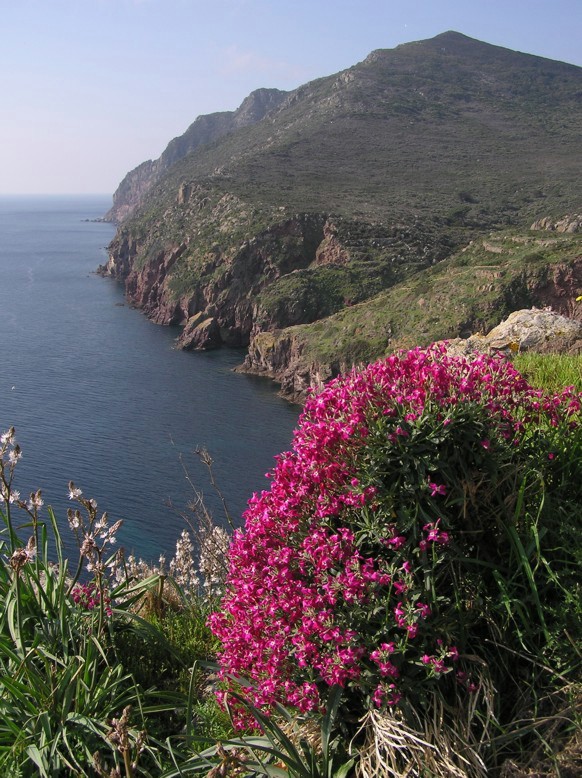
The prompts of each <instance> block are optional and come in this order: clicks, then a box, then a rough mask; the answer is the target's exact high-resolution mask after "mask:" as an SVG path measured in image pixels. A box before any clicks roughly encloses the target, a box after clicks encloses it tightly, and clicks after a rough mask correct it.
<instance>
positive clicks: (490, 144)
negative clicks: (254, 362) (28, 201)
mask: <svg viewBox="0 0 582 778" xmlns="http://www.w3.org/2000/svg"><path fill="white" fill-rule="evenodd" d="M257 91H260V90H257ZM253 94H255V93H253ZM581 97H582V69H581V68H578V67H576V66H574V65H569V64H568V63H560V62H554V61H552V60H546V59H544V58H539V57H536V56H535V55H530V54H521V53H519V52H513V51H510V50H507V49H503V48H502V47H497V46H491V45H490V44H487V43H484V42H481V41H476V40H474V39H472V38H468V37H467V36H464V35H462V34H461V33H455V32H452V31H449V32H445V33H443V34H441V35H440V36H436V37H435V38H432V39H429V40H428V41H418V42H413V43H407V44H402V45H401V46H399V47H396V48H395V49H378V50H376V51H374V52H371V53H370V55H368V57H366V58H365V59H364V60H363V61H362V62H360V63H357V64H356V65H353V66H352V67H350V68H347V69H346V70H344V71H341V72H340V73H336V74H332V75H330V76H324V77H322V78H319V79H315V80H313V81H311V82H309V83H307V84H304V85H302V86H300V87H298V88H297V89H296V90H293V91H292V92H289V93H282V92H277V93H276V94H275V95H274V96H273V97H272V99H271V98H269V100H270V101H269V100H268V101H267V103H268V110H264V107H263V108H260V109H259V110H258V112H257V113H255V114H252V115H251V118H250V120H248V121H247V120H245V119H243V120H242V125H241V126H239V127H238V128H232V121H233V117H232V115H230V117H229V121H230V122H231V125H230V126H231V129H230V130H229V131H228V132H224V133H223V134H221V135H220V136H219V137H216V136H213V137H212V139H211V140H210V141H209V142H207V143H198V145H197V146H196V148H194V149H193V150H190V151H189V152H188V153H186V154H184V155H182V156H181V157H179V158H178V159H177V160H176V161H174V162H173V164H171V165H169V167H168V168H167V169H166V170H165V171H163V173H162V174H160V175H159V176H158V177H157V178H155V180H153V181H150V183H149V185H148V187H147V190H146V191H145V192H144V193H143V194H142V195H140V196H139V197H138V198H137V203H138V204H137V205H136V206H135V209H134V211H133V212H132V215H131V216H130V217H129V218H126V219H124V220H122V221H121V224H120V225H119V229H118V232H117V235H116V237H115V239H114V241H113V242H112V244H111V247H110V259H109V262H108V263H107V265H106V266H104V267H103V268H102V269H101V272H103V273H104V274H107V275H111V276H113V277H116V278H118V279H120V280H123V281H124V282H125V284H126V291H127V295H128V299H129V300H130V301H131V302H132V303H133V304H135V305H136V306H137V307H140V308H141V309H143V310H144V312H145V313H146V314H147V315H148V316H150V317H151V318H152V319H154V320H155V321H157V322H159V323H162V324H181V325H184V330H183V333H182V336H181V338H180V345H182V346H183V347H188V348H210V347H217V346H219V345H221V344H226V345H234V346H244V347H247V346H249V344H250V345H251V352H252V351H253V349H252V344H253V342H255V340H256V339H257V338H258V337H260V336H261V334H262V333H265V332H267V333H268V332H274V331H285V328H286V327H295V326H297V325H303V324H309V323H310V322H317V321H322V322H325V321H326V317H328V316H331V315H333V314H337V313H338V312H340V311H342V310H344V309H347V308H350V307H351V306H353V305H355V304H357V303H360V302H363V301H364V300H367V299H372V298H373V297H374V296H375V295H377V294H380V293H382V292H383V290H386V289H390V288H392V287H394V286H395V285H397V284H399V283H402V282H404V281H406V279H407V278H410V277H412V276H413V275H415V274H417V273H423V272H424V271H426V270H428V269H429V268H431V267H432V266H433V265H435V264H437V263H439V262H441V261H442V260H443V259H446V257H448V256H451V255H452V254H454V252H455V251H458V250H460V248H462V247H463V246H464V245H467V244H468V243H469V241H470V240H472V239H474V238H475V237H476V236H478V235H485V234H488V233H489V232H490V231H491V230H492V229H493V230H495V229H502V228H504V229H506V228H509V227H519V228H520V229H524V230H527V229H528V228H529V225H531V223H532V222H533V221H534V220H535V219H538V218H539V217H540V216H551V217H556V218H558V217H560V216H563V215H564V213H566V212H568V211H571V212H579V211H580V210H582V202H581V200H580V187H579V183H578V182H579V180H580V176H581V175H582V160H581V157H580V154H579V140H580V137H579V130H578V127H579V126H581V123H582V107H581V104H582V100H581V99H580V98H581ZM242 105H244V102H243V104H242ZM242 105H241V107H240V108H239V109H237V110H238V111H240V110H241V108H242ZM261 111H264V113H261ZM234 113H236V112H234ZM259 116H260V117H261V118H257V117H259ZM197 122H198V123H199V126H202V124H203V122H201V117H199V119H197V120H196V122H194V124H193V125H191V127H194V125H196V123H197ZM197 137H198V138H200V137H202V136H201V134H200V133H198V136H197ZM172 143H173V142H172ZM183 148H186V149H187V148H188V144H187V143H186V144H185V145H184V147H183ZM167 159H169V156H168V157H167ZM147 164H148V163H144V165H146V168H144V170H143V173H144V176H145V177H146V178H147V176H148V175H149V174H150V172H151V171H149V170H148V168H147ZM140 167H141V166H140ZM139 169H140V168H139V167H138V168H137V169H136V170H138V171H139ZM134 172H135V171H134ZM321 326H324V325H323V324H322V325H321ZM384 346H385V347H387V346H388V342H387V341H386V343H385V344H384ZM379 355H380V354H377V356H379Z"/></svg>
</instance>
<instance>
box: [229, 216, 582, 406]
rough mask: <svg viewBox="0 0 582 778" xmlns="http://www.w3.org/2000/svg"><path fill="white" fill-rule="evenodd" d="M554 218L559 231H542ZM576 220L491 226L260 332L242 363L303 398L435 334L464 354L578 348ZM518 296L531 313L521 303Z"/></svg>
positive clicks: (580, 270) (580, 285)
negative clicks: (346, 303) (388, 282)
mask: <svg viewBox="0 0 582 778" xmlns="http://www.w3.org/2000/svg"><path fill="white" fill-rule="evenodd" d="M577 223H578V226H576V225H577ZM556 224H558V225H560V226H559V228H558V231H559V233H560V234H557V235H554V236H552V235H548V236H543V237H540V236H539V230H540V229H543V230H547V231H552V232H555V231H556V226H555V225H556ZM580 225H582V221H581V220H580V216H579V215H578V216H576V215H575V216H566V217H563V218H562V219H558V220H554V219H549V218H544V219H542V220H539V221H537V222H536V223H535V224H533V225H532V228H531V230H530V231H529V232H527V233H523V232H517V231H513V232H510V233H507V232H504V233H492V234H490V235H488V236H487V238H486V239H482V240H480V241H478V242H473V243H471V244H470V245H468V246H466V247H465V248H463V249H462V250H461V251H459V252H457V253H456V254H453V255H452V256H451V257H449V258H448V259H447V260H445V261H443V262H442V263H439V265H438V267H434V268H432V269H431V270H430V271H425V272H423V273H420V274H418V275H417V276H415V277H413V278H411V279H410V280H408V281H404V282H401V283H399V284H396V285H395V286H394V287H392V288H391V289H389V290H387V291H386V292H383V293H381V294H379V295H378V296H376V297H374V298H373V299H371V300H368V301H366V302H365V303H362V304H360V305H357V306H355V307H354V308H352V309H350V310H343V311H340V312H338V313H337V314H335V315H334V316H331V317H329V318H328V319H327V320H325V322H316V323H314V324H310V325H306V326H295V327H289V328H286V329H280V330H275V331H274V332H257V333H256V334H255V335H254V337H253V338H252V339H251V342H250V344H249V348H248V353H247V356H246V358H245V361H244V364H243V365H242V366H241V368H240V370H241V371H242V372H250V373H253V374H256V375H264V376H266V377H268V378H271V379H273V380H275V381H277V382H278V383H279V384H280V386H281V393H282V394H283V396H285V397H287V398H288V399H290V400H294V401H296V402H302V401H303V400H304V399H305V396H306V392H307V390H308V388H309V387H315V388H321V387H322V386H323V385H324V384H325V383H326V382H327V381H328V380H329V379H330V378H333V377H335V376H336V375H339V374H340V373H342V372H345V371H346V370H348V369H350V368H351V367H352V366H353V365H356V364H361V363H366V362H369V361H372V360H374V359H377V358H379V357H381V356H384V355H385V354H387V353H389V352H391V351H394V350H396V349H398V348H411V347H413V346H415V345H421V346H426V345H428V344H430V343H432V342H434V341H436V340H443V339H447V340H449V341H450V342H451V343H452V344H454V345H453V348H454V350H455V351H456V352H457V353H463V354H468V353H471V352H474V351H484V352H491V351H494V350H495V351H499V350H501V351H504V350H505V351H507V352H513V351H535V352H542V353H543V352H561V353H578V354H579V353H582V297H581V292H582V231H581V228H580ZM522 306H528V307H529V308H528V310H529V313H527V314H525V313H523V311H521V312H520V313H519V314H517V313H515V309H518V308H521V307H522ZM505 317H507V320H506V321H505V322H504V323H503V324H500V322H501V321H502V319H505ZM481 332H488V333H489V334H488V335H481V334H480V333H481ZM459 336H462V337H459Z"/></svg>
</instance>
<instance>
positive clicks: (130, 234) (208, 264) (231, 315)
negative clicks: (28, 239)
mask: <svg viewBox="0 0 582 778" xmlns="http://www.w3.org/2000/svg"><path fill="white" fill-rule="evenodd" d="M185 222H187V223H188V224H189V225H190V229H189V231H188V234H187V235H185V234H184V230H183V224H184V223H185ZM365 228H366V225H359V224H358V223H357V222H352V221H349V222H345V221H342V220H339V221H338V220H337V219H332V218H330V217H329V216H328V215H326V214H318V213H303V214H287V213H286V209H284V208H283V209H281V208H275V209H273V208H270V209H269V208H257V207H256V206H254V205H252V204H250V203H248V202H244V201H242V200H241V199H240V198H238V197H236V196H235V195H232V194H228V193H226V194H224V193H222V192H221V191H219V190H217V189H216V188H213V187H211V186H203V185H188V184H184V183H182V184H181V185H180V186H179V187H178V189H177V191H176V193H175V200H174V203H173V204H172V206H171V208H169V209H167V210H166V211H164V213H163V216H162V218H161V219H160V220H159V221H158V222H157V223H156V224H155V225H154V224H153V223H152V222H151V221H150V220H148V221H147V229H145V230H144V229H143V226H141V225H140V224H136V223H135V222H129V223H128V224H127V225H122V227H121V228H120V229H119V230H118V233H117V235H116V237H115V239H114V240H113V242H112V243H111V245H110V247H109V261H108V262H107V263H106V264H105V265H104V266H102V267H101V268H100V269H99V272H100V273H101V274H102V275H106V276H110V277H113V278H116V279H118V280H120V281H122V282H123V283H124V284H125V290H126V296H127V299H128V301H129V302H130V304H132V305H134V306H136V307H137V308H140V309H141V310H142V311H143V312H144V313H145V314H146V315H147V316H148V317H149V318H151V319H152V320H153V321H155V322H156V323H158V324H180V325H183V331H182V333H181V335H180V337H179V338H178V341H177V345H178V346H179V347H180V348H185V349H189V348H195V349H209V348H217V347H219V346H221V345H228V346H235V347H240V346H247V345H248V344H249V342H250V339H251V337H253V336H254V335H257V334H259V333H261V332H271V331H274V330H278V329H281V328H285V327H289V326H293V325H296V324H302V323H309V322H313V321H317V320H320V319H322V318H324V317H326V316H329V315H331V314H333V313H335V312H336V311H338V310H341V309H342V308H343V307H344V306H345V305H346V304H348V305H351V304H354V303H357V302H358V301H359V300H361V299H365V298H366V297H367V296H368V295H369V293H370V292H369V290H370V289H371V290H373V291H379V290H380V289H382V288H384V287H385V286H390V285H392V284H393V283H395V282H396V281H397V280H399V279H400V278H406V277H408V276H409V275H410V274H413V273H416V272H419V271H420V270H421V269H422V268H424V267H428V266H430V264H431V262H436V261H438V260H440V259H442V258H443V257H444V256H446V254H447V253H448V251H449V250H450V241H449V239H444V240H443V239H439V238H438V237H436V236H434V235H432V233H429V234H427V233H426V232H425V231H423V230H421V229H419V230H417V231H415V232H414V231H413V230H412V229H411V228H406V227H404V226H400V227H399V228H391V229H390V231H389V234H388V233H387V234H386V235H385V236H384V237H383V241H382V242H383V245H382V247H381V249H379V250H378V251H377V253H378V252H379V259H377V262H379V264H380V269H378V267H376V266H375V265H374V263H373V262H372V261H371V257H370V256H367V261H365V262H362V261H358V259H357V252H358V250H359V244H360V242H361V232H362V229H365ZM376 234H378V233H377V232H376ZM386 253H388V257H385V256H384V254H386ZM371 271H374V275H371Z"/></svg>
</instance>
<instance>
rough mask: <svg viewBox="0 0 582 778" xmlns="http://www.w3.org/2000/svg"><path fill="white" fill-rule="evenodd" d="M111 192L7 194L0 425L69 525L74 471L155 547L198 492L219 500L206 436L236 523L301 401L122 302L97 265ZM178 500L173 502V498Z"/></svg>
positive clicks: (173, 531)
mask: <svg viewBox="0 0 582 778" xmlns="http://www.w3.org/2000/svg"><path fill="white" fill-rule="evenodd" d="M109 203H110V201H109V199H108V198H106V197H97V196H95V197H50V198H46V197H18V198H12V197H10V198H9V197H0V333H1V337H2V349H1V364H0V400H1V402H0V429H2V430H4V429H7V428H8V427H9V426H11V425H14V426H15V428H16V433H17V439H18V441H19V443H20V444H21V446H22V449H23V452H24V455H23V459H22V461H21V462H20V463H19V468H18V471H17V472H18V476H17V481H18V485H17V488H19V489H20V491H21V492H22V493H23V494H27V493H28V492H29V491H31V490H32V489H36V488H39V487H40V488H42V490H43V495H44V497H45V501H46V502H47V503H50V504H52V505H53V507H54V508H55V510H56V512H57V516H58V517H60V523H61V524H62V525H63V526H65V525H66V520H65V512H66V508H67V507H68V506H69V504H70V503H69V502H68V500H67V497H66V495H67V484H68V481H69V480H73V481H75V483H76V484H78V485H79V486H80V487H81V488H82V489H83V492H84V494H85V495H86V496H87V497H94V498H95V499H96V500H97V501H98V503H99V506H100V508H102V509H103V510H107V511H108V513H109V514H110V516H111V518H112V519H118V518H122V519H124V525H123V527H122V530H121V532H120V536H119V542H120V544H121V545H123V546H125V547H126V549H127V550H133V551H134V552H136V553H137V554H139V555H141V556H144V557H145V558H157V556H158V555H159V553H160V552H165V553H169V552H171V551H172V549H173V547H174V544H175V541H176V538H177V537H178V535H179V533H180V531H181V529H182V528H183V527H184V520H183V518H182V517H181V516H180V515H179V513H180V512H181V511H183V510H184V508H185V507H186V505H187V503H188V502H189V501H190V500H191V498H192V492H191V488H190V486H189V485H188V483H187V480H186V478H185V474H184V469H183V468H186V470H187V471H188V473H189V474H190V477H191V481H192V482H193V484H194V486H195V487H196V488H197V489H199V490H200V491H202V492H203V493H204V495H205V499H206V502H207V504H208V505H209V507H210V508H211V510H212V511H213V513H214V514H215V515H216V517H217V519H218V518H219V517H220V515H221V510H220V502H219V500H218V498H217V496H216V495H215V494H214V492H213V490H212V489H211V488H210V484H209V482H208V478H207V474H206V470H205V468H204V467H203V466H202V465H201V464H200V462H199V460H198V457H197V456H196V455H195V454H194V453H193V452H194V450H195V449H196V448H197V447H206V448H207V449H208V450H209V452H210V454H211V456H212V458H213V459H214V462H215V465H214V469H215V476H216V478H217V480H218V482H219V484H220V486H221V488H222V491H223V493H224V496H225V498H226V500H227V503H228V505H229V508H230V511H231V513H232V515H233V516H234V518H235V520H237V521H239V522H240V516H241V514H242V512H243V510H244V508H245V505H246V501H247V499H248V498H249V497H250V495H251V494H252V493H253V491H258V490H261V489H264V488H267V487H268V481H267V479H266V478H265V477H264V474H265V472H266V471H268V470H270V469H271V467H272V465H273V461H274V460H273V457H274V456H275V455H276V454H277V453H279V452H281V451H284V450H286V449H288V448H289V447H290V444H291V438H292V431H293V428H294V427H295V425H296V422H297V418H298V408H297V407H296V406H292V405H290V404H288V403H286V402H285V401H284V400H282V399H281V398H279V397H278V396H277V395H276V391H275V388H274V387H273V386H272V385H271V384H270V382H268V381H265V380H263V379H258V378H253V377H250V376H244V375H239V374H235V373H233V372H232V370H231V368H232V367H234V366H235V365H237V364H239V363H240V362H241V361H242V357H243V355H242V354H241V353H240V352H235V351H227V350H222V351H218V352H212V353H208V354H197V353H185V352H181V351H176V350H174V349H173V343H174V338H175V337H176V335H177V332H176V331H175V330H173V329H171V328H164V327H159V326H156V325H155V324H152V323H151V322H150V321H148V320H147V319H146V318H145V316H143V315H142V314H141V313H140V312H138V311H136V310H133V309H131V308H130V307H128V306H127V305H124V298H123V290H122V288H121V287H120V286H119V285H118V284H116V283H115V282H113V281H111V280H109V279H103V278H100V277H99V276H96V275H95V274H94V270H95V268H96V267H97V266H98V265H99V264H100V263H101V262H103V261H104V259H105V258H106V252H105V248H104V247H105V246H106V245H107V243H108V242H109V241H110V240H111V238H112V237H113V234H114V229H113V227H112V226H111V225H109V224H104V223H100V222H95V221H85V220H91V219H97V218H99V217H100V216H101V215H102V214H103V213H105V211H106V210H107V208H108V207H109ZM169 501H171V503H173V506H174V507H173V508H171V507H169V505H168V502H169Z"/></svg>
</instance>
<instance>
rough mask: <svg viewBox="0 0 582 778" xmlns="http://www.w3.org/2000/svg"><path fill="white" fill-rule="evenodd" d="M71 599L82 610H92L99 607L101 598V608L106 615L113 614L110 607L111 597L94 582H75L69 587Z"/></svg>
mask: <svg viewBox="0 0 582 778" xmlns="http://www.w3.org/2000/svg"><path fill="white" fill-rule="evenodd" d="M71 599H72V600H73V602H74V603H75V605H78V606H79V607H80V608H82V609H83V610H88V611H92V610H95V609H98V608H100V607H101V600H102V599H103V610H104V613H106V614H107V615H108V616H111V615H112V614H113V611H112V609H111V598H110V597H109V595H108V593H107V592H106V591H105V590H104V589H103V588H101V589H100V588H99V586H98V585H97V584H96V583H95V582H92V583H88V584H84V583H76V584H75V585H74V586H73V588H72V589H71Z"/></svg>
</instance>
